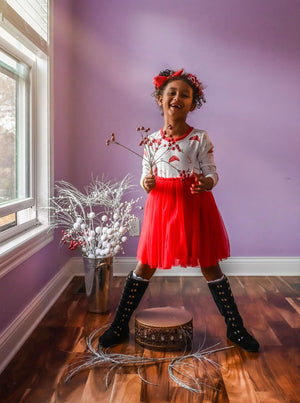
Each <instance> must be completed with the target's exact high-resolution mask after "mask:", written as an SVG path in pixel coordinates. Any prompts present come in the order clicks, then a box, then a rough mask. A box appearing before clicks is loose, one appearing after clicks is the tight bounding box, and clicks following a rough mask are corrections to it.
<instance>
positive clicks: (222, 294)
mask: <svg viewBox="0 0 300 403" xmlns="http://www.w3.org/2000/svg"><path fill="white" fill-rule="evenodd" d="M208 287H209V290H210V292H211V294H212V296H213V298H214V300H215V303H216V305H217V307H218V309H219V311H220V313H221V315H222V316H224V318H225V323H226V325H227V338H228V339H229V340H231V341H233V342H234V343H235V344H237V345H238V346H240V347H242V348H243V349H244V350H246V351H251V352H255V351H258V349H259V344H258V342H257V341H256V340H255V339H254V337H253V336H251V335H250V334H249V333H248V332H247V330H246V329H245V327H244V325H243V320H242V318H241V315H240V314H239V311H238V308H237V306H236V303H235V301H234V298H233V295H232V292H231V288H230V284H229V281H228V279H227V277H226V276H225V275H224V277H223V278H222V279H221V280H220V281H218V282H208Z"/></svg>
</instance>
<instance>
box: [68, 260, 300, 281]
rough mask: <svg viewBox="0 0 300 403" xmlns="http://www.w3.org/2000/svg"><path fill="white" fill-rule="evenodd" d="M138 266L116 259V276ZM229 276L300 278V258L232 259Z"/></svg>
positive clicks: (182, 272)
mask: <svg viewBox="0 0 300 403" xmlns="http://www.w3.org/2000/svg"><path fill="white" fill-rule="evenodd" d="M72 260H73V261H74V270H75V272H76V275H83V263H82V261H81V258H80V257H76V258H72ZM136 264H137V260H136V258H133V257H117V258H115V259H114V276H126V275H127V274H128V273H129V272H130V271H131V270H133V269H134V268H135V266H136ZM220 266H221V267H222V270H223V271H224V273H226V274H228V275H229V276H300V257H231V258H229V259H227V260H226V261H224V262H221V263H220ZM155 276H170V277H174V276H202V273H201V270H200V269H199V268H197V267H188V268H182V267H173V268H172V269H171V270H156V272H155Z"/></svg>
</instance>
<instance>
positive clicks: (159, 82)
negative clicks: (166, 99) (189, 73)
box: [153, 69, 183, 88]
mask: <svg viewBox="0 0 300 403" xmlns="http://www.w3.org/2000/svg"><path fill="white" fill-rule="evenodd" d="M182 72H183V69H181V70H178V71H176V72H175V73H173V74H171V75H170V76H156V77H154V79H153V84H154V85H155V87H156V88H160V87H161V86H162V85H164V83H165V82H166V81H167V80H169V79H170V78H173V77H178V76H181V74H182Z"/></svg>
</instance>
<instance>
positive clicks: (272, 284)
mask: <svg viewBox="0 0 300 403" xmlns="http://www.w3.org/2000/svg"><path fill="white" fill-rule="evenodd" d="M82 282H83V279H82V278H81V277H76V278H74V279H73V281H72V282H71V283H70V285H69V286H68V287H67V289H66V290H65V291H64V293H63V294H62V295H61V297H60V298H59V300H58V301H57V303H56V304H55V305H54V306H53V307H52V308H51V310H50V311H49V313H48V314H47V315H46V316H45V318H44V319H43V321H42V322H41V323H40V325H39V326H38V327H37V328H36V330H35V331H34V332H33V334H32V335H31V337H30V338H29V339H28V340H27V342H26V343H25V345H24V346H23V347H22V348H21V350H20V351H19V352H18V354H17V355H16V356H15V358H14V359H13V361H12V362H11V363H10V365H9V366H8V367H7V368H6V370H5V371H4V372H3V373H2V374H1V375H0V401H1V402H5V403H8V402H31V403H47V402H51V403H52V402H59V403H66V402H70V403H77V402H88V403H92V402H101V403H106V402H107V403H108V402H113V403H127V402H130V403H135V402H147V403H152V402H155V403H159V402H162V403H166V402H180V403H185V402H186V403H193V402H222V403H223V402H224V403H225V402H238V403H252V402H265V403H275V402H280V403H282V402H288V403H293V402H300V297H299V296H300V277H231V278H230V282H231V286H232V289H233V293H234V295H235V297H236V301H237V303H238V306H239V309H240V312H241V314H242V316H243V318H244V322H245V323H246V326H247V328H248V330H249V331H250V332H252V333H253V334H254V335H255V337H256V338H257V339H258V340H259V342H260V344H261V350H260V353H246V352H244V351H242V350H241V349H239V348H238V347H234V348H232V349H229V350H224V351H221V352H217V353H215V354H213V356H211V357H210V358H212V359H213V360H214V361H215V362H217V363H219V364H220V365H222V366H223V367H224V368H223V369H222V368H221V369H218V370H216V369H212V370H211V372H208V373H207V372H204V371H203V368H202V365H201V364H199V365H198V366H197V365H196V366H195V367H193V368H192V369H191V371H193V372H194V374H196V376H198V379H200V381H201V380H202V381H203V393H202V394H195V393H192V392H190V391H188V390H186V389H184V388H182V387H180V386H178V385H177V384H176V383H175V382H174V381H172V380H170V378H169V376H168V372H167V369H168V364H155V365H153V366H151V367H149V368H148V367H147V368H146V369H145V370H143V372H142V376H143V377H145V378H146V379H147V380H148V381H149V382H151V383H154V384H157V385H158V386H155V385H152V384H149V383H145V382H142V381H141V379H140V378H139V376H138V375H137V371H136V368H134V367H133V368H132V367H131V368H128V367H126V368H123V369H121V370H119V371H115V372H112V375H114V376H113V377H112V380H111V384H110V386H109V389H108V390H107V389H106V387H105V382H104V378H105V375H106V374H107V368H103V367H101V368H95V369H91V370H84V371H81V372H80V373H78V374H77V375H76V376H74V377H73V378H72V379H71V380H70V381H69V382H68V383H65V379H66V368H67V365H68V364H69V363H72V362H74V361H76V360H78V359H79V358H80V357H82V356H83V354H84V352H85V350H86V343H85V337H86V336H88V335H89V334H90V333H91V332H92V331H93V330H94V329H96V328H101V327H102V326H103V325H104V324H106V323H107V322H108V321H111V320H112V317H113V313H112V312H113V311H114V309H115V308H116V306H117V303H118V299H119V295H120V293H121V290H122V288H123V283H124V278H118V277H117V278H114V279H113V293H112V301H111V307H112V312H111V313H109V314H102V315H100V314H92V313H87V312H86V299H85V294H84V293H82V292H80V287H81V285H82ZM166 305H169V306H174V307H180V306H184V307H185V308H186V309H187V310H188V311H190V312H191V313H192V315H193V318H194V348H195V349H197V346H198V345H199V343H200V344H201V343H202V341H203V340H204V338H206V339H205V340H206V341H205V347H209V346H211V345H213V344H215V343H216V342H221V344H220V346H227V345H230V342H228V341H227V339H226V337H225V324H224V321H223V318H222V317H221V316H220V315H219V313H218V311H217V308H216V306H215V305H214V302H213V299H212V297H211V295H210V293H209V291H208V288H207V285H206V284H205V281H204V279H203V278H202V277H154V278H153V279H152V281H151V283H150V286H149V288H148V290H147V293H146V294H145V296H144V299H143V300H142V302H141V304H140V306H139V309H143V308H146V307H154V306H166ZM132 324H134V321H133V320H131V334H130V339H129V341H128V342H126V343H124V344H123V345H121V346H118V347H115V348H114V349H113V351H114V352H118V353H120V352H121V353H126V354H139V355H143V356H148V357H149V356H155V357H162V356H166V355H168V354H172V353H162V352H153V351H150V350H147V349H143V348H142V347H140V346H138V345H136V344H135V342H134V334H133V326H132ZM177 354H178V353H177ZM201 377H202V379H201Z"/></svg>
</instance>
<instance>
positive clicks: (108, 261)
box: [83, 256, 113, 313]
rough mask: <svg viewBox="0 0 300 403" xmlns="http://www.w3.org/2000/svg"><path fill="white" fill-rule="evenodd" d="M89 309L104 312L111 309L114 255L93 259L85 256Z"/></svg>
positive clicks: (85, 278)
mask: <svg viewBox="0 0 300 403" xmlns="http://www.w3.org/2000/svg"><path fill="white" fill-rule="evenodd" d="M83 263H84V273H85V276H84V280H85V292H86V296H87V303H88V306H87V310H88V311H89V312H95V313H104V312H107V311H108V310H109V295H110V287H111V281H112V275H113V257H112V256H109V257H105V258H99V259H97V258H95V259H91V258H88V257H83Z"/></svg>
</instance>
